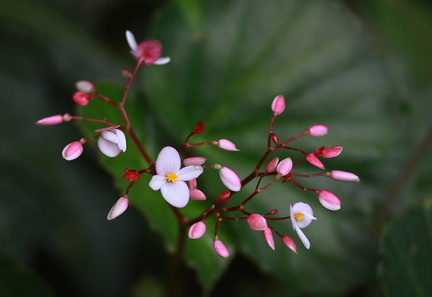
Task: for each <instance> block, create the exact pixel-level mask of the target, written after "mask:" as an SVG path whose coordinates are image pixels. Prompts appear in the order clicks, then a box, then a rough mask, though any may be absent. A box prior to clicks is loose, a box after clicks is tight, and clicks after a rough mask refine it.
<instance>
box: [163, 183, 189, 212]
mask: <svg viewBox="0 0 432 297" xmlns="http://www.w3.org/2000/svg"><path fill="white" fill-rule="evenodd" d="M161 194H162V197H163V198H164V199H165V200H166V202H168V203H169V204H171V205H172V206H174V207H178V208H180V207H185V206H186V204H187V203H188V202H189V188H188V186H187V185H186V183H185V182H184V181H177V182H175V183H170V182H167V183H164V184H163V185H162V187H161Z"/></svg>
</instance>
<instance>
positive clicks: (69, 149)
mask: <svg viewBox="0 0 432 297" xmlns="http://www.w3.org/2000/svg"><path fill="white" fill-rule="evenodd" d="M83 150H84V149H83V146H82V144H81V142H79V141H74V142H72V143H69V144H68V145H67V146H65V148H64V149H63V151H62V156H63V158H64V159H65V160H67V161H72V160H75V159H76V158H78V157H79V156H81V154H82V152H83Z"/></svg>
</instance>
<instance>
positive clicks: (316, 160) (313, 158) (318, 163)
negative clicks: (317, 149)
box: [306, 154, 325, 169]
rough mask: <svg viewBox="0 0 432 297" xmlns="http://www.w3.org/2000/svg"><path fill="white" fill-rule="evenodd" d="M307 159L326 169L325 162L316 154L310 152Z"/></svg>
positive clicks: (314, 164)
mask: <svg viewBox="0 0 432 297" xmlns="http://www.w3.org/2000/svg"><path fill="white" fill-rule="evenodd" d="M306 160H307V161H308V162H309V163H311V164H312V165H313V166H315V167H318V168H320V169H324V168H325V167H324V164H323V163H322V162H321V161H320V160H319V159H318V158H317V157H316V156H315V155H314V154H309V155H307V156H306Z"/></svg>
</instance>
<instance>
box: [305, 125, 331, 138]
mask: <svg viewBox="0 0 432 297" xmlns="http://www.w3.org/2000/svg"><path fill="white" fill-rule="evenodd" d="M308 131H309V134H310V135H311V136H324V135H326V134H327V132H328V127H327V126H324V125H313V126H312V127H310V128H309V130H308Z"/></svg>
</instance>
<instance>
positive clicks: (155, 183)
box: [149, 175, 167, 191]
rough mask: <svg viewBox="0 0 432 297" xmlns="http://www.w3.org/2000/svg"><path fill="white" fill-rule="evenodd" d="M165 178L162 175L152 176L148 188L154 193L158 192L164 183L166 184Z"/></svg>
mask: <svg viewBox="0 0 432 297" xmlns="http://www.w3.org/2000/svg"><path fill="white" fill-rule="evenodd" d="M166 182H167V180H166V177H165V176H162V175H153V177H152V179H151V180H150V182H149V187H150V188H152V189H153V190H154V191H157V190H159V189H160V188H162V186H163V185H164V183H166Z"/></svg>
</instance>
